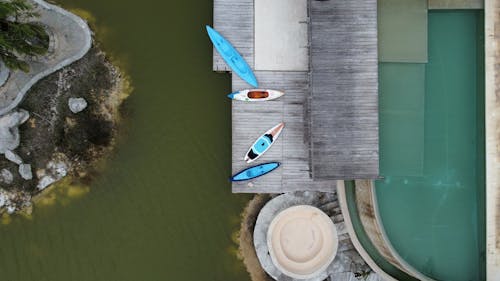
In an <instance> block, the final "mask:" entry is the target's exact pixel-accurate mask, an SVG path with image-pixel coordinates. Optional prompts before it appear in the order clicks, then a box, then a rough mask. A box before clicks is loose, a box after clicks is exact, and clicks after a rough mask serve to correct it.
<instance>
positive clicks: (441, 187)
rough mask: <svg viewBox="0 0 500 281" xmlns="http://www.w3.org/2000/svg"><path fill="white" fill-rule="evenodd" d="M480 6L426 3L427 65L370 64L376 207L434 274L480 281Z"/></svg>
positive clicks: (408, 252) (402, 247) (407, 253)
mask: <svg viewBox="0 0 500 281" xmlns="http://www.w3.org/2000/svg"><path fill="white" fill-rule="evenodd" d="M482 26H483V13H482V12H480V11H429V18H428V36H429V38H428V42H429V43H428V44H429V45H428V55H429V60H428V63H427V64H406V63H405V64H402V63H381V64H380V124H381V127H380V155H381V161H380V166H381V174H382V176H383V177H384V179H383V180H379V181H377V182H376V190H377V197H378V203H379V209H380V214H381V217H382V221H383V225H384V227H385V230H386V232H387V235H388V237H389V239H390V241H391V243H392V244H393V246H394V247H395V248H396V250H397V251H398V253H399V254H400V255H401V257H402V258H403V259H405V260H406V261H407V262H408V263H409V264H411V265H412V266H414V267H415V268H416V269H418V270H419V271H421V272H422V273H424V274H426V275H428V276H430V277H432V278H435V279H437V280H453V281H462V280H463V281H466V280H484V279H485V278H484V274H485V260H484V254H485V241H484V239H485V223H484V218H485V210H484V207H485V202H484V200H485V199H484V189H485V179H484V177H485V167H484V86H483V84H484V65H483V61H484V55H483V51H482V50H483V48H484V43H483V27H482Z"/></svg>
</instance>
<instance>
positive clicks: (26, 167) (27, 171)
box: [19, 164, 33, 180]
mask: <svg viewBox="0 0 500 281" xmlns="http://www.w3.org/2000/svg"><path fill="white" fill-rule="evenodd" d="M19 174H20V175H21V177H22V178H23V179H25V180H30V179H32V178H33V173H32V172H31V165H30V164H21V165H19Z"/></svg>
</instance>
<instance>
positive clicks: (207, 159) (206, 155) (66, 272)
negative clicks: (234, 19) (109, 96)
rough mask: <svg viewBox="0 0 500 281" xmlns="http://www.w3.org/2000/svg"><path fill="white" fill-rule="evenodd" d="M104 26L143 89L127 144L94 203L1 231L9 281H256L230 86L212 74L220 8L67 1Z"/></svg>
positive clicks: (3, 274)
mask: <svg viewBox="0 0 500 281" xmlns="http://www.w3.org/2000/svg"><path fill="white" fill-rule="evenodd" d="M59 2H60V3H61V4H62V5H63V6H64V7H66V8H71V9H74V8H80V9H83V10H86V11H88V12H90V13H91V14H92V15H93V16H94V17H95V18H96V20H97V22H96V26H97V27H98V31H99V32H98V37H100V38H101V39H102V43H103V44H102V47H103V48H104V50H106V51H108V52H110V53H111V54H113V56H114V57H115V58H116V59H117V60H118V61H120V63H121V64H123V65H125V70H126V72H127V73H128V74H129V75H130V77H131V79H132V83H133V87H134V91H133V93H132V96H131V97H130V104H129V108H131V111H132V113H131V115H130V118H129V119H130V120H129V121H127V123H126V124H127V125H126V126H127V130H126V131H127V135H126V136H125V137H124V138H123V140H122V141H121V144H120V146H119V147H118V149H117V153H116V154H115V155H114V156H113V157H112V159H110V160H109V161H108V165H107V168H106V169H105V171H104V173H103V174H102V175H101V176H100V177H98V178H97V180H96V181H95V182H94V183H93V184H92V186H91V188H90V192H89V193H88V194H86V195H85V196H82V197H81V198H78V199H72V200H70V202H66V201H61V202H58V203H57V204H55V205H54V206H48V207H37V208H35V210H34V215H33V219H31V220H30V219H25V218H14V219H13V220H12V222H11V223H10V224H8V225H0V260H1V262H0V279H1V280H8V281H18V280H19V281H22V280H37V281H43V280H46V281H57V280H64V281H67V280H72V281H73V280H75V281H76V280H82V281H90V280H92V281H94V280H103V281H113V280H120V281H125V280H133V281H138V280H141V281H142V280H146V281H147V280H174V281H182V280H190V281H192V280H207V281H208V280H223V281H225V280H242V281H245V280H249V277H248V274H247V273H246V271H245V269H244V267H243V265H242V263H241V262H240V261H239V260H238V259H237V258H236V255H235V252H236V248H237V245H236V244H235V243H234V242H233V240H232V237H233V236H234V233H235V232H236V231H237V230H238V229H239V223H240V218H239V215H240V213H241V211H242V210H243V207H244V206H245V204H246V202H247V201H248V199H249V196H246V195H234V194H231V192H230V184H229V182H228V176H229V173H230V165H231V160H230V159H231V158H230V156H231V146H230V145H231V137H230V136H231V123H230V120H231V118H230V102H229V100H228V99H227V98H226V96H225V94H227V93H229V92H230V90H231V88H230V83H231V80H230V76H229V75H227V74H215V73H213V72H212V70H211V63H212V47H211V44H210V41H209V39H208V37H207V35H206V33H205V24H212V10H213V7H212V1H202V0H197V1H185V2H182V1H181V2H176V4H175V5H172V4H171V3H170V2H167V1H152V0H145V1H139V2H138V1H131V0H108V1H101V0H61V1H59Z"/></svg>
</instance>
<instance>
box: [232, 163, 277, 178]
mask: <svg viewBox="0 0 500 281" xmlns="http://www.w3.org/2000/svg"><path fill="white" fill-rule="evenodd" d="M279 166H280V163H279V162H269V163H264V164H260V165H257V166H253V167H250V168H247V169H245V170H243V171H240V172H238V173H237V174H236V175H234V176H232V177H231V181H246V180H251V179H254V178H258V177H260V176H263V175H265V174H267V173H270V172H271V171H273V170H274V169H276V168H278V167H279Z"/></svg>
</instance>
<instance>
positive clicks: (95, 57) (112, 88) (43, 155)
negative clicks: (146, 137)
mask: <svg viewBox="0 0 500 281" xmlns="http://www.w3.org/2000/svg"><path fill="white" fill-rule="evenodd" d="M129 93H130V86H129V84H128V79H126V77H124V76H123V75H122V74H121V73H120V71H119V70H118V69H117V68H116V67H115V66H113V65H112V64H111V63H110V61H109V60H108V59H107V57H106V55H105V54H104V53H103V52H102V51H100V50H99V48H98V46H95V45H94V46H93V47H92V48H91V49H90V51H89V52H88V53H87V54H86V55H85V56H84V57H83V58H82V59H80V60H79V61H77V62H75V63H73V64H71V65H69V66H67V67H65V68H63V69H61V70H59V71H57V72H55V73H53V74H51V75H49V76H47V77H46V78H44V79H42V80H40V81H39V82H38V83H37V84H35V85H34V86H33V87H32V88H31V89H30V90H29V92H28V93H27V95H26V97H25V99H24V100H23V102H22V103H21V104H20V105H19V106H18V107H19V108H22V109H25V110H27V111H29V113H30V118H29V119H28V121H27V122H26V123H24V124H23V125H21V126H20V127H19V131H20V135H21V143H20V145H19V147H18V148H17V149H16V150H15V151H16V153H18V154H19V155H20V156H21V158H22V159H23V161H24V163H29V164H31V166H32V171H33V174H34V177H33V179H32V180H23V179H22V178H21V177H20V176H19V173H18V167H17V165H16V164H14V163H12V162H10V161H8V160H6V159H4V157H0V168H6V169H8V170H9V171H10V172H12V174H13V175H14V180H13V182H12V183H10V184H6V183H5V182H3V183H2V182H0V188H2V189H3V190H6V191H8V192H18V193H22V194H24V195H25V194H29V195H31V196H33V195H35V194H37V193H39V192H40V191H41V190H40V185H39V184H40V180H41V179H42V178H43V177H44V176H46V175H48V170H47V169H50V167H51V162H52V163H64V164H65V165H66V169H65V170H66V171H65V175H66V176H69V177H71V178H72V179H73V180H74V181H77V182H78V184H86V185H88V184H89V183H90V182H91V181H92V179H93V178H94V176H95V175H96V174H97V173H98V171H97V169H96V168H95V164H96V163H97V162H98V161H99V160H100V159H103V158H104V157H106V156H108V155H109V154H110V152H111V151H112V148H113V147H114V144H115V142H116V136H117V132H118V129H119V124H120V120H121V119H123V118H122V117H123V114H124V113H127V112H129V111H128V110H124V109H122V108H121V106H122V104H123V101H124V100H125V99H126V97H127V96H128V94H129ZM77 97H78V98H84V99H85V100H86V101H87V103H88V106H87V108H86V109H84V110H83V111H81V112H79V113H76V114H75V113H72V112H71V111H70V109H69V107H68V99H69V98H77ZM54 169H55V168H54ZM37 186H38V188H37ZM23 198H24V199H26V196H24V197H23ZM21 203H22V204H15V205H17V206H16V207H18V208H17V209H21V208H22V206H23V205H24V206H26V205H30V204H29V203H27V202H21Z"/></svg>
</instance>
